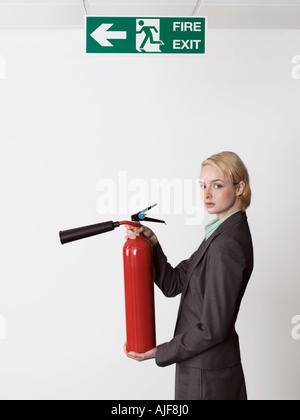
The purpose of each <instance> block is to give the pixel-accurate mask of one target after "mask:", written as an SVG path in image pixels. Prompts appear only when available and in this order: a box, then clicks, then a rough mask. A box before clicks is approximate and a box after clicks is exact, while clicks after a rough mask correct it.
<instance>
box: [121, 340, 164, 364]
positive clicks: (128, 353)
mask: <svg viewBox="0 0 300 420" xmlns="http://www.w3.org/2000/svg"><path fill="white" fill-rule="evenodd" d="M156 351H157V347H154V349H151V350H149V351H146V353H136V352H134V351H127V343H125V344H124V352H125V354H126V356H127V357H129V358H130V359H134V360H137V361H138V362H142V361H143V360H148V359H154V358H155V355H156Z"/></svg>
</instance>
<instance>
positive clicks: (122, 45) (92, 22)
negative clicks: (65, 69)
mask: <svg viewBox="0 0 300 420" xmlns="http://www.w3.org/2000/svg"><path fill="white" fill-rule="evenodd" d="M205 27H206V18H204V17H149V16H148V17H121V16H112V17H108V16H87V18H86V52H87V53H94V54H107V53H108V54H111V53H113V54H120V53H121V54H145V53H150V54H153V53H156V54H205Z"/></svg>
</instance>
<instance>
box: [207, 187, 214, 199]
mask: <svg viewBox="0 0 300 420" xmlns="http://www.w3.org/2000/svg"><path fill="white" fill-rule="evenodd" d="M211 196H212V191H211V188H210V187H206V190H205V197H206V198H210V197H211Z"/></svg>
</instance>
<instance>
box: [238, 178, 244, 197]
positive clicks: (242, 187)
mask: <svg viewBox="0 0 300 420" xmlns="http://www.w3.org/2000/svg"><path fill="white" fill-rule="evenodd" d="M245 187H246V184H245V182H244V181H240V182H239V183H238V184H237V186H236V196H237V197H238V196H239V195H242V194H243V192H244V190H245Z"/></svg>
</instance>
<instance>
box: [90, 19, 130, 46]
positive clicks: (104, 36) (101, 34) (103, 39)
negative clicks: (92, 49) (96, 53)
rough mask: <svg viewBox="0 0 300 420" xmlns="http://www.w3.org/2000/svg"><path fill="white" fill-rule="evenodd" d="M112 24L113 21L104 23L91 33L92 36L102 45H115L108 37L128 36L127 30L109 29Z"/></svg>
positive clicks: (122, 37) (121, 37) (124, 37)
mask: <svg viewBox="0 0 300 420" xmlns="http://www.w3.org/2000/svg"><path fill="white" fill-rule="evenodd" d="M112 26H113V23H102V24H101V25H100V26H99V28H97V29H96V30H95V31H94V32H93V33H92V34H91V37H92V38H94V40H95V41H97V42H98V44H100V45H101V46H102V47H113V44H111V43H110V42H109V41H108V39H126V38H127V32H125V31H108V30H109V28H111V27H112Z"/></svg>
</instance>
